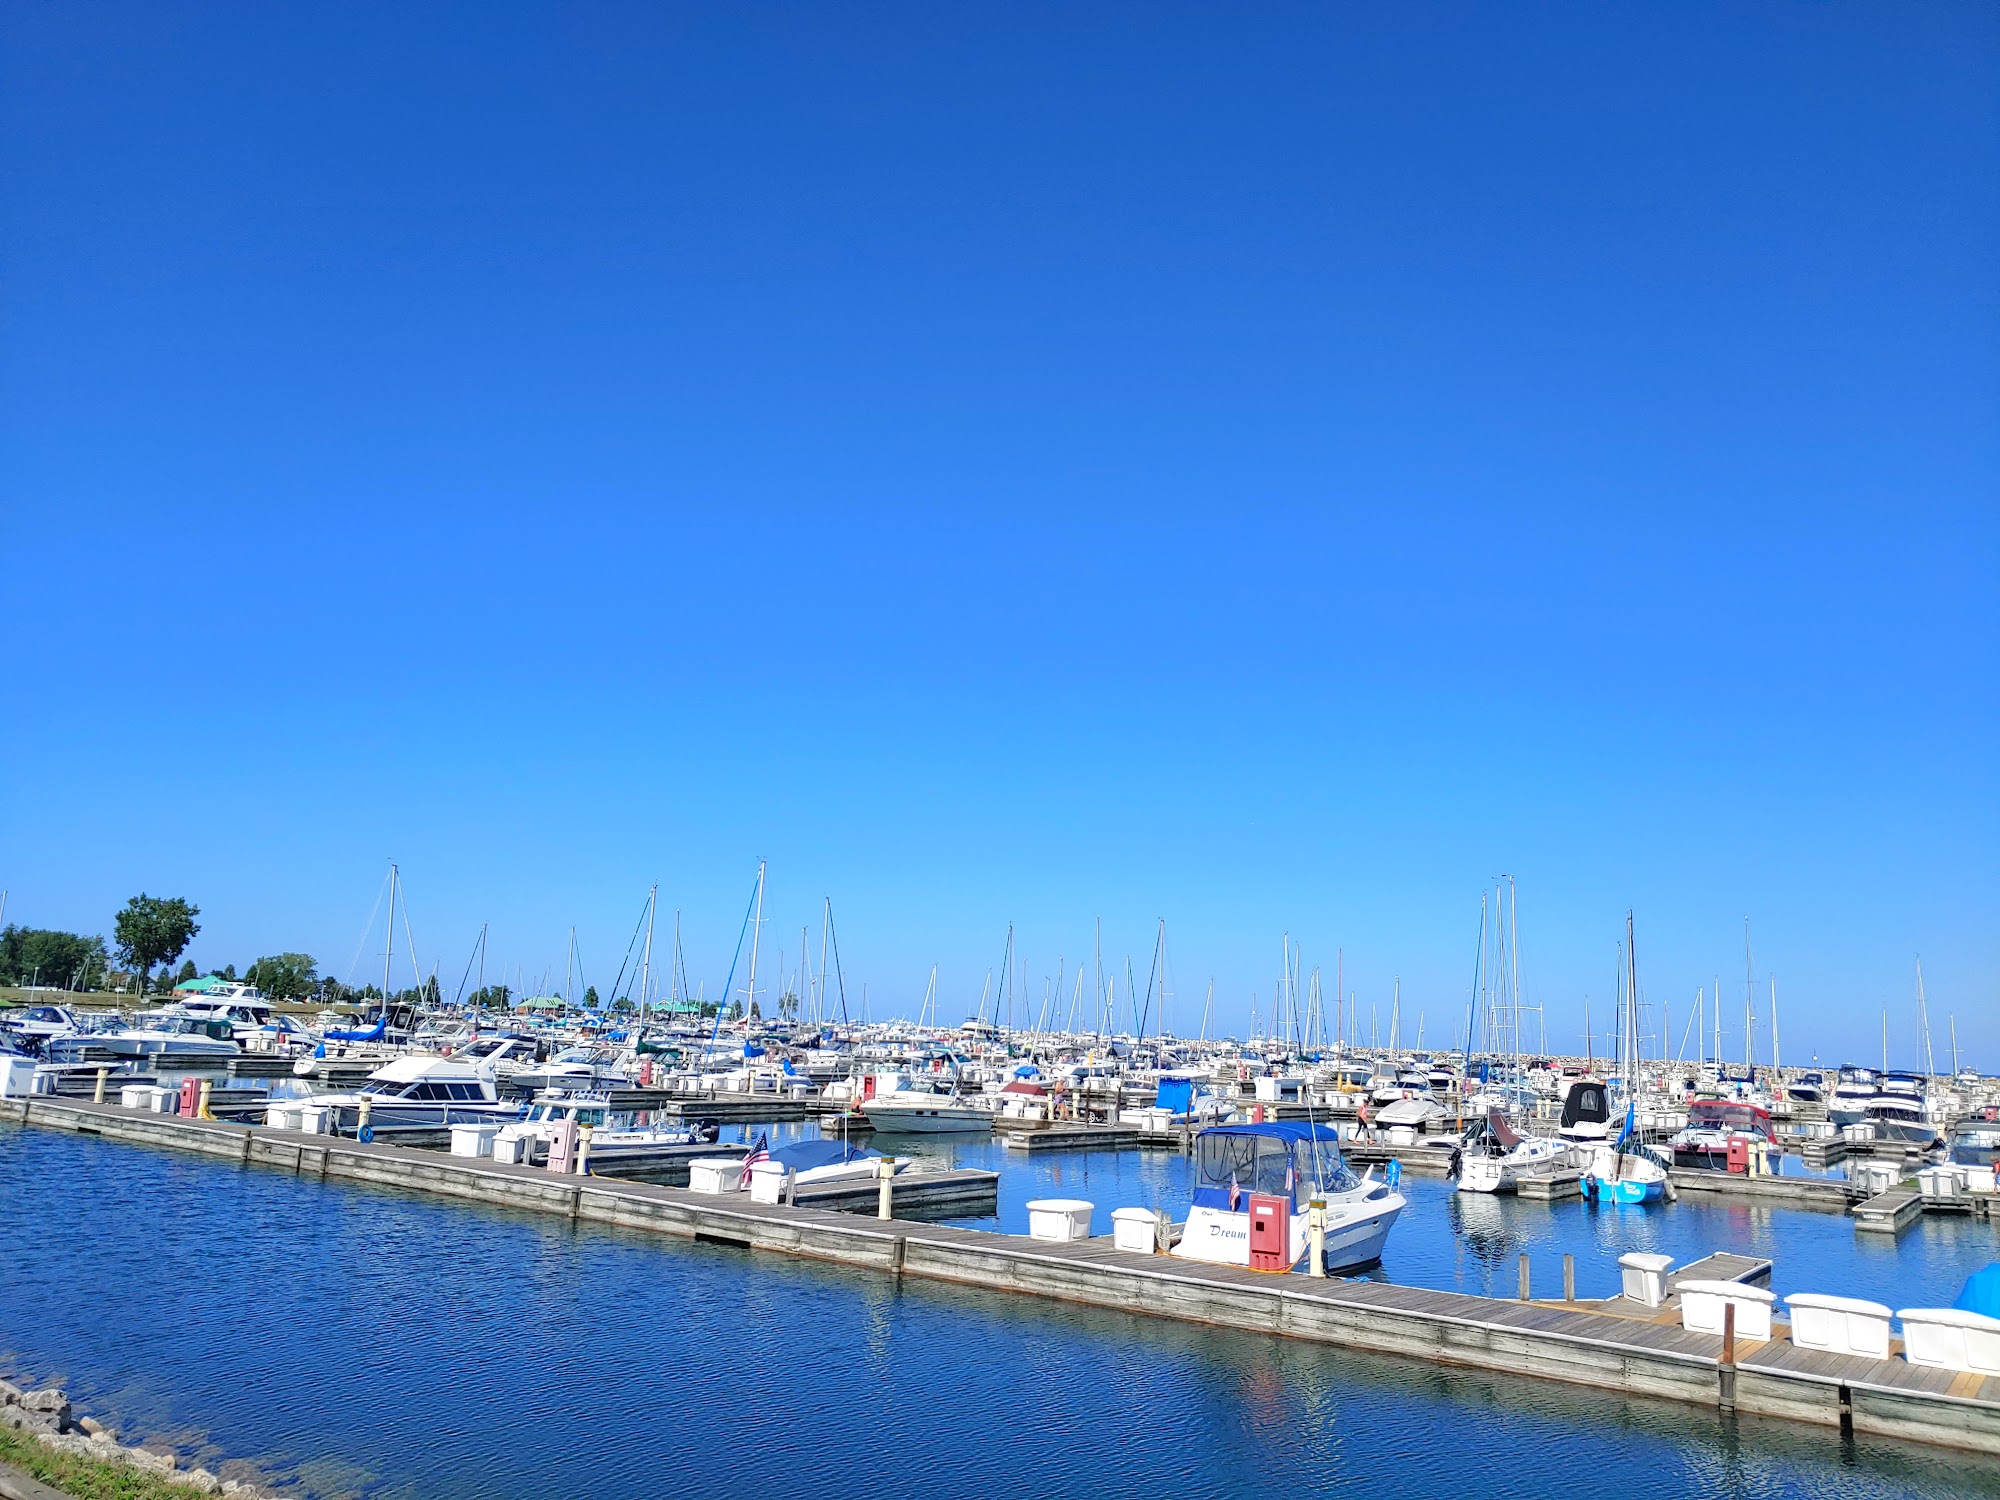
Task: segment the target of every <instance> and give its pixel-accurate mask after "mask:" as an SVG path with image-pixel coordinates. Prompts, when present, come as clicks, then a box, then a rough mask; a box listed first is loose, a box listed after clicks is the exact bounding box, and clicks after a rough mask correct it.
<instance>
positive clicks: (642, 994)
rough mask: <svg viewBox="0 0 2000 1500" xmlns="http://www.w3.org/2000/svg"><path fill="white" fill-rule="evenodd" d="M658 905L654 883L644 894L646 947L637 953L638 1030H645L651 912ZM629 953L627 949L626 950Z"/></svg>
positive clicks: (657, 894) (648, 982)
mask: <svg viewBox="0 0 2000 1500" xmlns="http://www.w3.org/2000/svg"><path fill="white" fill-rule="evenodd" d="M659 904H660V887H659V885H658V883H657V882H656V883H655V884H654V886H653V888H652V890H650V891H648V892H647V893H646V946H645V947H644V948H643V949H641V950H640V953H639V1029H640V1031H642V1032H643V1031H644V1030H645V1029H646V996H647V994H648V993H649V986H650V985H651V983H652V979H653V912H654V909H655V908H656V907H657V906H658V905H659ZM626 951H627V952H628V953H629V952H630V951H631V950H630V949H629V948H628V949H627V950H626Z"/></svg>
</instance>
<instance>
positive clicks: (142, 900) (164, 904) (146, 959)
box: [112, 891, 201, 992]
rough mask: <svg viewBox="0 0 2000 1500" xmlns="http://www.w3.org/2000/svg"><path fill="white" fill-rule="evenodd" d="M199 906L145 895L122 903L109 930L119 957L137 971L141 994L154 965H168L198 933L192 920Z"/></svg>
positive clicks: (198, 927)
mask: <svg viewBox="0 0 2000 1500" xmlns="http://www.w3.org/2000/svg"><path fill="white" fill-rule="evenodd" d="M200 915H201V908H200V907H199V906H192V905H190V904H189V903H188V902H186V901H184V900H182V899H181V898H180V897H179V896H148V895H147V894H146V893H145V892H144V891H141V892H140V893H139V894H138V895H136V896H134V897H133V898H132V899H131V900H130V901H127V902H126V903H125V909H124V910H123V911H121V912H120V913H118V916H117V919H116V921H115V922H114V923H113V926H112V935H113V936H114V937H115V938H116V939H117V940H118V956H119V958H121V959H123V960H124V961H125V962H126V963H128V964H130V965H132V967H133V968H135V969H137V970H138V971H139V988H140V990H141V992H144V990H145V989H146V987H147V986H148V984H150V983H151V981H152V978H153V965H154V964H170V963H172V962H173V961H174V960H175V959H177V958H179V957H180V956H181V954H182V953H184V952H185V951H186V950H187V945H188V944H189V943H190V942H191V941H192V940H193V938H194V935H195V934H196V933H197V932H200V931H201V926H200V924H199V923H197V922H196V921H195V918H196V917H198V916H200Z"/></svg>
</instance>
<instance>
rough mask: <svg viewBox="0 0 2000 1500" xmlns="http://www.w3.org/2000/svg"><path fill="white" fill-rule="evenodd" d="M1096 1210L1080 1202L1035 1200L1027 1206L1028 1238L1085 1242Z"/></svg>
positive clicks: (1080, 1200)
mask: <svg viewBox="0 0 2000 1500" xmlns="http://www.w3.org/2000/svg"><path fill="white" fill-rule="evenodd" d="M1096 1206H1097V1205H1095V1204H1094V1203H1089V1202H1086V1201H1085V1200H1084V1199H1082V1198H1036V1199H1034V1200H1032V1201H1031V1202H1030V1203H1029V1204H1028V1238H1029V1239H1031V1240H1063V1241H1069V1240H1087V1239H1089V1238H1090V1215H1091V1212H1092V1211H1093V1210H1094V1209H1095V1208H1096Z"/></svg>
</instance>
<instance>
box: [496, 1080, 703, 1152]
mask: <svg viewBox="0 0 2000 1500" xmlns="http://www.w3.org/2000/svg"><path fill="white" fill-rule="evenodd" d="M570 1121H574V1122H575V1123H576V1124H577V1125H579V1126H582V1125H588V1126H590V1159H591V1160H592V1161H594V1162H612V1161H617V1160H619V1159H621V1158H625V1157H632V1158H638V1157H644V1156H649V1155H651V1154H653V1153H655V1152H657V1151H658V1150H659V1148H660V1147H662V1146H707V1145H713V1144H714V1143H715V1141H716V1140H717V1139H718V1138H719V1137H720V1136H721V1134H722V1128H721V1126H719V1125H718V1124H717V1123H716V1122H715V1121H713V1120H683V1119H680V1118H679V1117H678V1116H675V1117H669V1116H667V1115H665V1114H661V1113H656V1112H654V1111H650V1110H643V1109H636V1110H635V1109H613V1108H612V1107H611V1101H610V1100H609V1099H608V1098H607V1097H605V1096H604V1095H602V1094H598V1095H591V1094H556V1093H551V1094H544V1095H542V1096H540V1097H539V1098H537V1099H536V1100H535V1101H534V1102H533V1103H531V1104H530V1105H529V1106H528V1112H527V1114H526V1115H524V1116H523V1117H522V1118H521V1119H519V1120H517V1121H515V1122H513V1123H512V1124H508V1125H503V1126H501V1127H500V1136H501V1138H502V1139H520V1140H534V1141H538V1142H540V1143H541V1144H542V1146H543V1147H544V1148H546V1147H547V1145H548V1144H549V1142H551V1141H552V1140H554V1139H555V1136H556V1133H557V1132H558V1131H559V1130H560V1129H561V1128H562V1127H563V1125H564V1124H565V1123H567V1122H570Z"/></svg>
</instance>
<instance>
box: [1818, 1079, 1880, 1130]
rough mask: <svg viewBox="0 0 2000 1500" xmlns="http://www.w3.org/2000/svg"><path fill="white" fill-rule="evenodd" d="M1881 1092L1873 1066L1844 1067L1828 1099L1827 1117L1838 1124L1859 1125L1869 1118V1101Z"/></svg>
mask: <svg viewBox="0 0 2000 1500" xmlns="http://www.w3.org/2000/svg"><path fill="white" fill-rule="evenodd" d="M1881 1092H1882V1090H1881V1087H1880V1084H1879V1081H1878V1079H1877V1076H1876V1073H1875V1070H1874V1069H1873V1068H1856V1067H1852V1066H1849V1067H1844V1068H1842V1069H1841V1070H1840V1077H1839V1079H1838V1080H1837V1081H1836V1082H1835V1083H1834V1086H1833V1096H1832V1097H1831V1098H1830V1099H1828V1100H1827V1101H1826V1117H1827V1118H1828V1119H1829V1120H1831V1121H1833V1123H1834V1124H1836V1125H1841V1126H1846V1125H1859V1124H1861V1123H1862V1122H1863V1121H1864V1120H1866V1119H1867V1118H1868V1101H1869V1100H1871V1099H1874V1098H1875V1097H1877V1096H1878V1095H1879V1094H1880V1093H1881Z"/></svg>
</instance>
